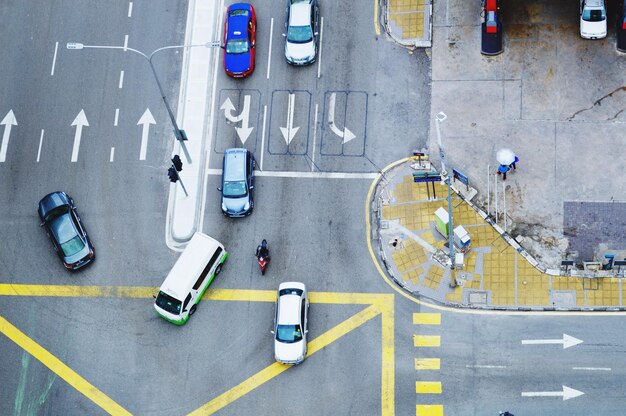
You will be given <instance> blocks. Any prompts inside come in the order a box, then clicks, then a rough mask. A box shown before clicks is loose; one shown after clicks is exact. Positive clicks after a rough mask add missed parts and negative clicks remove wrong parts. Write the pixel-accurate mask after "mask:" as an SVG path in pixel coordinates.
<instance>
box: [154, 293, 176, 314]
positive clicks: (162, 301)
mask: <svg viewBox="0 0 626 416" xmlns="http://www.w3.org/2000/svg"><path fill="white" fill-rule="evenodd" d="M156 304H157V306H158V307H159V308H161V309H163V310H164V311H167V312H169V313H171V314H174V315H180V306H181V302H180V301H179V300H178V299H176V298H173V297H171V296H170V295H168V294H167V293H163V292H161V291H159V296H157V298H156Z"/></svg>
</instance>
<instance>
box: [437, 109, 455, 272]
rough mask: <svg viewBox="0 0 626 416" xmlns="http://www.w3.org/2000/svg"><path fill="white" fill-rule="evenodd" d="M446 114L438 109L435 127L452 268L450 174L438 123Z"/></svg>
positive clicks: (452, 265) (452, 243) (452, 267)
mask: <svg viewBox="0 0 626 416" xmlns="http://www.w3.org/2000/svg"><path fill="white" fill-rule="evenodd" d="M446 118H448V116H447V115H446V114H445V113H444V112H443V111H440V112H439V113H437V115H436V116H435V128H436V130H437V143H438V144H439V158H440V159H441V176H443V178H444V181H445V183H446V185H448V218H449V222H448V225H449V228H448V248H449V249H450V269H454V241H453V239H452V233H453V231H452V228H453V225H452V224H453V222H452V192H451V190H450V175H448V172H447V171H446V152H445V149H444V147H443V143H442V142H441V130H440V128H439V124H440V123H442V122H443V121H444V120H445V119H446Z"/></svg>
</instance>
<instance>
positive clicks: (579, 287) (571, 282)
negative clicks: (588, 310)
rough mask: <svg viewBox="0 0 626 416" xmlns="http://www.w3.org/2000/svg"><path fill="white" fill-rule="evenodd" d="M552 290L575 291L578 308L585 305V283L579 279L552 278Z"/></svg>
mask: <svg viewBox="0 0 626 416" xmlns="http://www.w3.org/2000/svg"><path fill="white" fill-rule="evenodd" d="M552 290H573V291H576V306H584V305H585V294H584V292H583V282H582V279H580V278H579V277H564V276H553V277H552Z"/></svg>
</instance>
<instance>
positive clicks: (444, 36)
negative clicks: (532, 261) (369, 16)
mask: <svg viewBox="0 0 626 416" xmlns="http://www.w3.org/2000/svg"><path fill="white" fill-rule="evenodd" d="M617 6H618V5H617V2H608V3H607V8H608V15H609V22H608V28H609V30H608V36H607V38H605V39H602V40H593V41H591V40H584V39H581V38H580V35H579V28H578V2H577V1H571V0H569V1H568V0H559V1H555V2H547V1H540V0H535V1H525V2H503V4H502V7H503V9H502V10H501V12H502V20H503V25H504V52H503V53H502V54H500V55H497V56H494V57H486V56H483V55H481V54H480V26H479V25H480V10H481V9H480V5H479V4H476V3H468V2H464V1H460V0H450V1H448V2H440V3H437V4H435V10H434V26H433V48H432V59H433V61H432V68H433V69H432V78H433V80H432V107H431V114H432V115H434V114H437V113H438V112H439V111H444V112H445V113H446V114H447V115H448V119H447V120H446V121H445V122H444V123H442V136H443V140H444V144H445V146H446V151H447V155H448V158H449V159H450V163H451V165H452V166H453V167H454V168H457V169H459V170H461V171H463V172H464V173H466V174H467V175H468V176H469V178H470V183H471V185H472V186H474V187H476V188H477V189H479V191H480V192H479V196H478V198H479V199H481V200H482V201H483V202H485V208H486V197H487V173H488V172H490V173H491V174H493V173H494V172H495V168H496V167H497V162H496V160H495V153H496V151H497V150H498V149H500V148H504V147H508V148H511V149H513V150H514V151H515V152H516V153H517V154H518V156H519V158H520V160H521V162H520V163H519V165H518V169H517V170H516V172H515V173H514V174H511V175H509V177H508V179H507V181H506V204H507V211H508V215H509V217H510V220H512V222H509V227H508V230H509V231H510V232H511V231H512V232H513V234H514V235H516V234H520V235H524V236H531V235H532V236H534V239H536V240H539V243H540V245H539V244H537V243H536V242H533V241H531V240H529V239H522V245H524V246H525V248H527V249H529V250H530V251H531V252H533V254H534V255H535V256H537V257H538V259H539V260H540V261H541V262H543V263H545V264H546V265H547V266H548V267H557V266H558V264H559V263H560V260H561V259H562V258H564V256H565V254H566V249H565V247H566V245H564V244H563V243H562V242H561V243H560V240H561V239H562V238H563V227H564V223H565V222H566V220H567V218H566V216H567V213H566V211H565V210H564V205H565V204H566V202H568V201H583V203H585V202H591V201H595V202H607V203H613V204H623V203H624V199H625V198H624V197H623V189H624V185H625V184H626V181H625V180H624V177H623V175H622V171H623V167H624V163H623V155H622V154H621V152H620V148H622V147H623V146H622V143H623V138H622V134H621V133H622V132H621V130H622V126H623V122H624V120H626V115H624V114H623V109H624V105H625V104H626V91H625V88H624V73H625V72H624V70H625V69H626V60H625V59H626V57H624V55H622V54H620V53H618V52H617V51H616V48H615V15H616V14H617ZM433 120H434V118H433ZM430 148H431V151H432V150H433V149H437V145H436V136H435V128H434V122H431V141H430ZM491 183H492V185H491V186H492V189H493V183H494V182H493V179H492V182H491ZM498 184H500V186H502V181H501V180H499V181H498ZM500 191H501V188H500ZM491 202H492V204H493V200H492V201H491ZM492 209H493V206H492ZM608 220H610V218H603V217H602V216H599V217H598V216H595V219H594V216H593V215H589V216H588V217H587V218H579V219H578V221H579V223H580V226H581V227H584V230H583V229H582V228H581V229H580V230H578V231H579V232H577V233H576V234H580V235H582V234H584V233H587V235H589V233H593V232H594V227H595V226H596V225H597V224H599V223H602V222H606V221H608ZM598 229H599V228H598ZM570 238H576V236H573V235H570ZM607 243H609V246H611V245H615V244H618V243H619V242H611V241H607ZM559 244H561V245H560V246H559ZM610 248H615V249H620V247H610ZM621 249H623V247H621ZM578 260H579V261H581V262H582V261H583V260H589V259H587V258H579V259H578Z"/></svg>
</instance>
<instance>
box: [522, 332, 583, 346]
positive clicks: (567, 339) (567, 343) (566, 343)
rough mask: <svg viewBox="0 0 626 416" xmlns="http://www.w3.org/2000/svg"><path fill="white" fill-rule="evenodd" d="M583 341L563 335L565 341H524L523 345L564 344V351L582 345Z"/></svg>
mask: <svg viewBox="0 0 626 416" xmlns="http://www.w3.org/2000/svg"><path fill="white" fill-rule="evenodd" d="M582 343H583V341H582V340H580V339H578V338H574V337H572V336H569V335H567V334H563V339H523V340H522V345H539V344H563V349H565V348H569V347H573V346H574V345H578V344H582Z"/></svg>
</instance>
